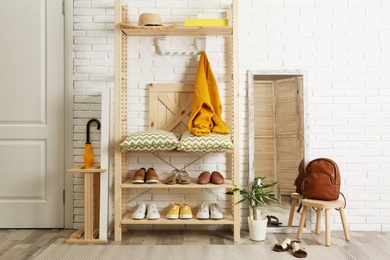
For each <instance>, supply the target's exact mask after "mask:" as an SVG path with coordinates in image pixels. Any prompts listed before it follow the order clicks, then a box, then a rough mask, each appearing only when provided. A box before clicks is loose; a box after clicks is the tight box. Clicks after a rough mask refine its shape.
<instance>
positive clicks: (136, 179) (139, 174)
mask: <svg viewBox="0 0 390 260" xmlns="http://www.w3.org/2000/svg"><path fill="white" fill-rule="evenodd" d="M145 174H146V170H145V168H140V169H138V170H137V171H136V172H135V173H134V175H133V181H132V182H133V183H135V184H140V183H145Z"/></svg>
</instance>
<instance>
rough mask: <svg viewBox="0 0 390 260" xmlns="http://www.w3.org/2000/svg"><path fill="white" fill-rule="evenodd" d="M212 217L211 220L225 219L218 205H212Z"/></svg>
mask: <svg viewBox="0 0 390 260" xmlns="http://www.w3.org/2000/svg"><path fill="white" fill-rule="evenodd" d="M210 217H211V219H223V214H222V213H221V211H220V210H219V208H218V205H217V204H216V203H213V204H211V205H210Z"/></svg>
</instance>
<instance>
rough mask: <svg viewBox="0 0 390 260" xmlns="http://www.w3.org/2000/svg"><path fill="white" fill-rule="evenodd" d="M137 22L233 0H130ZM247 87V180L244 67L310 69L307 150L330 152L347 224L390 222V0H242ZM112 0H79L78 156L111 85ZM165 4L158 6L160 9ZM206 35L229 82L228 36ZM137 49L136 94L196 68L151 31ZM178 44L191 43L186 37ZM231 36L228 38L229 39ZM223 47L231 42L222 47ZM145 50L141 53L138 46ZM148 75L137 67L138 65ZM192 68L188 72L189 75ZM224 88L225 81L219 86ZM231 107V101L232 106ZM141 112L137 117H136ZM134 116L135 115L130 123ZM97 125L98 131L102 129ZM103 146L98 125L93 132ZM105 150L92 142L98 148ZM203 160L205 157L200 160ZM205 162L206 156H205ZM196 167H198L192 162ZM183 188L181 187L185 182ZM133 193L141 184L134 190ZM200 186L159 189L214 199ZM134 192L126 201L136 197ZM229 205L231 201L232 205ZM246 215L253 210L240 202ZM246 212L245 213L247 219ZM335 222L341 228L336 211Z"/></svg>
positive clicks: (165, 200) (175, 18)
mask: <svg viewBox="0 0 390 260" xmlns="http://www.w3.org/2000/svg"><path fill="white" fill-rule="evenodd" d="M128 2H129V3H131V9H130V11H129V14H130V17H131V18H130V22H132V23H136V22H137V19H138V15H139V14H140V13H144V12H159V13H161V14H162V18H163V21H167V22H179V21H181V20H182V19H183V18H184V17H185V16H187V15H191V14H195V13H196V11H197V10H199V8H200V9H201V8H219V7H222V8H226V6H228V3H230V1H225V0H223V1H214V0H213V1H210V0H209V1H185V0H182V1H174V0H168V1H140V0H136V1H128ZM239 2H240V3H239V4H240V6H239V8H240V17H239V18H240V20H239V27H240V47H239V48H240V81H241V82H240V91H241V93H242V95H241V100H240V103H241V107H240V110H241V113H240V118H241V128H240V131H241V133H242V138H241V156H242V158H241V163H242V166H241V170H242V172H243V173H242V176H243V179H242V181H241V182H242V183H243V184H244V183H246V181H247V180H246V178H247V170H248V165H247V164H248V159H247V122H246V121H247V108H246V104H247V99H246V89H247V70H261V69H267V70H283V69H286V70H302V71H305V73H306V79H305V81H306V85H305V86H304V87H305V90H306V93H305V94H306V104H307V107H306V109H307V111H306V112H307V115H308V117H307V118H306V119H305V120H307V125H308V126H309V127H308V129H307V132H308V137H309V139H308V142H307V145H308V149H309V151H308V154H309V155H310V158H309V159H313V158H316V157H320V156H324V157H330V158H333V159H334V160H335V161H336V162H337V163H338V164H339V167H340V170H341V172H342V188H341V189H342V192H343V193H344V194H345V195H346V197H347V200H348V204H347V208H346V214H347V220H348V224H349V228H350V230H362V231H367V230H370V231H389V230H390V174H389V171H390V160H389V157H390V149H389V148H388V147H389V144H390V134H389V133H390V87H389V86H388V85H389V83H390V73H389V72H390V18H389V16H388V14H389V13H390V2H388V1H384V0H382V1H381V0H297V1H287V0H284V1H283V0H252V1H250V0H240V1H239ZM113 7H114V3H113V0H110V1H91V0H85V1H84V0H75V1H74V58H75V59H74V64H75V65H74V109H75V111H74V124H75V130H74V146H75V151H74V154H75V158H74V161H75V163H76V162H82V157H81V156H82V154H83V151H84V143H85V123H86V122H87V121H88V119H89V118H91V117H99V115H100V96H99V95H100V91H101V89H104V88H113V84H114V83H113V81H114V75H113V71H114V69H113V64H114V61H113V56H114V47H113V46H114V38H113V35H114V33H113V27H114V24H113V19H114V16H113V15H114V11H113ZM157 8H158V9H157ZM218 41H219V40H217V39H215V38H211V39H208V44H209V43H210V44H209V45H208V47H207V48H208V49H207V53H208V54H209V58H210V62H211V65H212V67H213V70H214V72H215V74H217V75H221V76H219V77H218V80H220V81H221V85H222V86H224V83H223V82H224V76H223V75H224V73H225V72H224V71H225V68H224V67H225V62H222V63H220V62H218V61H219V60H220V59H221V58H223V57H222V56H219V55H218V53H219V52H220V51H223V50H221V49H219V47H218V46H220V43H221V42H218ZM131 44H132V48H134V50H135V51H136V52H134V53H131V54H130V59H131V62H132V63H131V65H130V76H131V78H132V81H133V82H132V83H131V85H132V86H134V88H135V89H136V90H137V91H136V92H135V93H136V95H137V97H135V99H133V100H132V101H131V102H134V103H135V104H145V103H146V102H147V97H146V95H147V94H146V91H145V90H144V89H143V87H142V86H143V85H144V83H149V82H150V81H155V82H156V81H157V82H158V81H159V82H161V81H172V82H178V81H187V82H191V81H192V80H193V78H194V75H195V69H196V64H197V63H196V59H195V58H194V57H191V56H188V57H187V56H178V57H171V58H170V59H169V62H167V61H164V60H163V59H161V57H159V56H158V55H156V53H155V52H154V50H155V46H153V41H152V39H148V38H147V39H140V40H136V39H131ZM173 44H174V45H175V46H178V47H180V46H181V47H186V46H187V44H188V42H186V41H184V40H182V39H179V40H174V41H173ZM223 46H224V45H223ZM222 48H225V47H222ZM136 53H138V54H136ZM141 72H143V73H147V74H148V76H146V77H145V76H140V73H141ZM184 75H185V76H184ZM222 95H224V91H222ZM226 109H227V110H229V108H228V107H227V108H226ZM130 115H132V116H133V117H134V118H133V119H134V120H133V121H132V125H131V127H130V128H129V131H131V132H133V131H137V130H141V129H142V128H145V127H146V125H147V119H146V118H145V114H142V113H135V114H131V113H130ZM135 118H140V120H135ZM133 122H134V123H133ZM96 133H97V132H96ZM91 139H92V142H93V145H94V146H96V147H98V146H99V142H98V139H99V138H98V133H97V134H96V135H92V138H91ZM98 153H99V151H98V150H97V151H95V154H98ZM150 160H151V159H148V160H147V161H142V158H141V159H137V161H134V165H133V164H132V163H133V162H131V163H130V168H131V169H136V167H138V166H137V165H139V163H141V164H142V163H143V164H144V165H146V166H148V165H147V164H153V166H154V167H155V168H158V167H159V168H158V169H161V172H162V174H165V173H168V172H169V167H167V166H166V165H165V166H164V164H159V162H158V161H157V160H156V159H153V161H150ZM221 160H223V158H216V160H213V159H209V160H207V159H205V161H203V163H204V164H206V166H207V167H209V168H210V169H214V168H217V169H219V170H221V171H223V170H224V168H223V164H221ZM197 167H198V166H197ZM199 167H201V166H199ZM192 170H193V172H192V173H191V174H192V176H193V177H197V176H196V175H197V170H199V169H197V168H196V167H195V168H193V169H192ZM81 185H82V182H81V180H80V179H79V178H76V179H75V195H74V198H75V227H78V226H80V225H82V224H81V223H80V222H81V221H82V208H81V207H82V205H83V201H82V193H81V192H82V186H81ZM182 192H183V191H182ZM134 195H135V194H134ZM209 196H210V195H209V194H208V193H201V194H186V193H180V194H169V193H162V194H158V195H156V194H154V192H153V193H150V194H149V195H146V196H143V198H142V199H143V200H146V201H147V200H154V201H156V200H157V198H159V199H158V200H157V202H158V206H159V207H161V208H163V207H165V206H167V205H169V203H170V202H171V200H172V199H174V198H175V199H176V198H178V199H182V200H192V201H193V203H194V204H196V203H198V202H199V201H198V200H203V199H205V200H208V199H212V198H210V197H209ZM134 203H135V202H133V204H132V203H130V204H129V207H130V208H132V207H134V206H135V204H134ZM227 207H228V206H227ZM242 214H243V218H244V216H245V214H246V211H245V212H242ZM242 222H244V221H242ZM333 223H334V227H333V229H341V225H340V220H339V218H337V217H335V218H334V220H333Z"/></svg>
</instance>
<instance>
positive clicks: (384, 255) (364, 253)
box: [0, 229, 390, 260]
mask: <svg viewBox="0 0 390 260" xmlns="http://www.w3.org/2000/svg"><path fill="white" fill-rule="evenodd" d="M73 232H74V230H66V229H63V230H58V229H56V230H51V229H0V259H1V260H3V259H4V260H9V259H12V260H19V259H34V257H36V256H37V255H39V254H40V252H42V251H43V250H45V248H47V247H48V246H49V245H51V244H53V243H55V244H61V243H65V240H66V239H67V238H69V236H70V235H71V234H72V233H73ZM295 236H296V234H280V233H279V234H274V233H268V234H267V238H266V240H265V241H263V242H254V241H251V240H249V237H248V233H247V232H245V231H243V232H242V233H241V240H240V242H237V243H234V242H233V241H232V235H231V233H230V231H166V230H164V231H161V230H160V231H129V232H126V233H124V234H123V239H122V241H121V242H115V241H114V240H113V239H112V238H110V240H109V241H108V243H107V246H109V245H184V244H196V245H207V244H210V245H227V244H228V245H237V246H239V245H243V244H258V245H274V244H275V243H277V242H278V241H280V240H281V239H283V238H284V237H290V238H295ZM331 241H332V244H339V245H340V246H342V247H343V248H345V250H346V251H348V252H349V253H350V254H351V255H352V256H354V257H355V258H356V259H358V260H369V259H374V260H382V259H383V260H384V259H386V260H387V259H390V233H389V232H351V240H350V241H349V242H347V241H345V239H344V234H343V232H335V231H332V238H331ZM302 242H303V244H304V245H318V244H324V234H323V233H321V234H320V235H317V234H315V233H311V234H303V237H302ZM308 255H310V252H308ZM329 259H333V258H332V257H331V256H329Z"/></svg>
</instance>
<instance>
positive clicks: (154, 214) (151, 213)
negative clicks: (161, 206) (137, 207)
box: [146, 203, 160, 219]
mask: <svg viewBox="0 0 390 260" xmlns="http://www.w3.org/2000/svg"><path fill="white" fill-rule="evenodd" d="M146 218H147V219H159V218H160V213H158V210H157V206H156V204H154V203H153V204H150V205H148V213H147V214H146Z"/></svg>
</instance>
